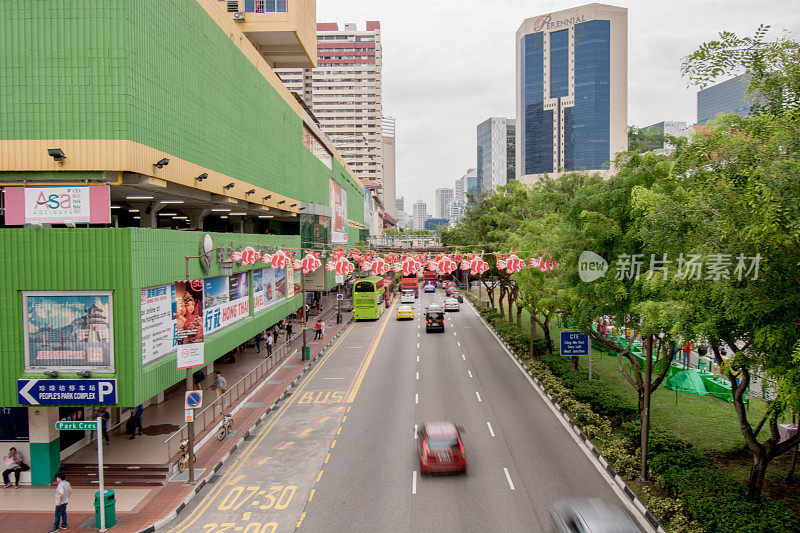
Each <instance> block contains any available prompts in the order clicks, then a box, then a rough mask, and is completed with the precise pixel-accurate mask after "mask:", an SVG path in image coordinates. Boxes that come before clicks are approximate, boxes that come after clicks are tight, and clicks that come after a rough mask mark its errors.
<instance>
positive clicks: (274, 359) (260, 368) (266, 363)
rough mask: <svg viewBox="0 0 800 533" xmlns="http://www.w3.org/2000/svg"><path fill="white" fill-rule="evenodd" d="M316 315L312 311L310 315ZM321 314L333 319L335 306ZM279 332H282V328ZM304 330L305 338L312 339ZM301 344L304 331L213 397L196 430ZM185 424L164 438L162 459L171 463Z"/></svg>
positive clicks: (184, 435)
mask: <svg viewBox="0 0 800 533" xmlns="http://www.w3.org/2000/svg"><path fill="white" fill-rule="evenodd" d="M311 316H315V315H311ZM317 316H318V317H320V318H323V319H325V320H326V322H327V320H329V319H333V320H335V319H336V307H335V306H333V307H332V308H331V307H329V308H328V309H325V310H324V311H323V312H322V313H321V314H320V315H317ZM281 334H284V333H283V332H282V333H281ZM309 334H310V332H309V333H306V340H311V338H310V337H309V336H308V335H309ZM302 345H303V332H302V330H301V331H298V332H297V333H295V334H294V335H293V336H292V338H291V339H290V340H288V341H287V342H284V343H283V344H282V345H281V346H279V347H277V348H275V349H274V350H273V351H272V355H271V356H269V357H267V358H265V359H264V360H263V361H261V362H260V363H259V364H258V365H257V366H256V367H255V368H253V369H252V370H251V371H250V372H248V373H247V374H245V375H244V376H242V378H241V379H239V380H238V381H237V382H236V383H234V384H233V385H231V386H230V387H229V388H228V390H226V391H225V392H224V393H223V394H222V395H221V396H220V397H219V398H216V399H215V400H214V401H213V402H211V403H210V404H209V405H208V406H207V407H206V408H205V409H203V410H202V411H200V413H198V414H196V415H195V417H194V428H195V434H196V435H197V434H201V433H202V432H203V431H205V430H206V428H208V427H209V426H213V425H216V424H217V423H218V422H219V421H221V420H222V413H223V412H225V409H231V408H232V407H233V406H234V405H236V402H237V401H238V400H239V399H240V398H241V397H242V396H245V395H246V394H248V392H249V391H250V389H251V388H253V386H255V385H256V384H258V383H259V382H260V381H261V379H262V378H263V377H264V376H267V375H269V373H270V372H272V371H273V370H274V369H275V368H276V367H277V366H278V365H280V364H281V363H283V362H284V361H285V360H286V359H287V358H288V357H290V356H291V355H293V354H294V353H295V352H296V351H297V350H299V349H300V347H301V346H302ZM187 426H188V424H184V425H183V426H181V427H180V428H179V429H178V430H177V431H175V432H174V433H173V434H172V435H170V436H169V437H167V439H166V440H165V441H164V444H165V445H166V446H165V450H166V460H165V463H171V462H172V459H173V458H174V457H175V456H177V455H178V453H179V452H180V445H181V441H183V440H184V439H186V438H188V436H189V435H188V432H187Z"/></svg>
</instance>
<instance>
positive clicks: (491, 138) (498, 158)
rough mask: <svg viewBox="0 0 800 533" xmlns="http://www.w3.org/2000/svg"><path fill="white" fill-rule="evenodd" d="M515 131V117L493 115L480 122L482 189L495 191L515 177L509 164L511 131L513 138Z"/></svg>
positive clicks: (479, 178)
mask: <svg viewBox="0 0 800 533" xmlns="http://www.w3.org/2000/svg"><path fill="white" fill-rule="evenodd" d="M514 131H515V126H514V119H513V118H504V117H491V118H488V119H486V120H484V121H483V122H481V123H480V124H478V184H479V188H480V190H481V191H493V190H495V189H496V188H497V187H498V186H500V185H505V184H506V183H507V182H508V180H509V179H514V170H513V166H512V167H511V169H512V170H511V173H510V174H509V166H508V159H509V157H508V155H509V146H508V144H509V132H510V134H511V138H512V139H513V137H514ZM512 147H513V144H512ZM512 150H513V148H512ZM513 161H514V158H512V163H513Z"/></svg>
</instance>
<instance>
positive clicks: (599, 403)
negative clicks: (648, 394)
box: [572, 379, 637, 420]
mask: <svg viewBox="0 0 800 533" xmlns="http://www.w3.org/2000/svg"><path fill="white" fill-rule="evenodd" d="M572 395H573V396H574V397H575V399H576V400H578V401H579V402H586V403H588V404H589V405H591V406H592V409H594V411H595V412H596V413H598V414H601V415H605V416H612V417H618V418H619V419H620V420H623V419H629V418H631V417H633V416H635V415H636V414H637V411H636V409H634V408H633V407H632V406H631V405H630V403H629V401H628V399H627V398H625V397H624V396H622V395H621V394H620V393H618V392H617V391H616V389H615V388H614V386H613V385H610V384H609V383H606V382H604V381H601V380H599V379H594V380H592V381H578V382H577V383H576V384H575V386H574V387H573V388H572Z"/></svg>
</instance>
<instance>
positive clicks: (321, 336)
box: [319, 320, 325, 339]
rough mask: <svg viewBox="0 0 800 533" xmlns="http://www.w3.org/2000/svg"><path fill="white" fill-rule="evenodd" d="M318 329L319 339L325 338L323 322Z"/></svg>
mask: <svg viewBox="0 0 800 533" xmlns="http://www.w3.org/2000/svg"><path fill="white" fill-rule="evenodd" d="M319 329H320V336H319V338H320V339H321V338H323V337H324V336H325V321H324V320H323V321H322V322H320V328H319Z"/></svg>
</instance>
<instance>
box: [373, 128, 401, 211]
mask: <svg viewBox="0 0 800 533" xmlns="http://www.w3.org/2000/svg"><path fill="white" fill-rule="evenodd" d="M394 126H395V119H394V117H383V118H381V159H382V160H383V176H382V184H383V187H382V191H378V192H379V196H380V198H381V201H382V202H383V205H384V207H385V208H386V212H387V213H389V214H390V215H391V216H392V217H394V218H397V212H396V211H395V209H394V207H395V205H394V199H395V194H397V182H396V181H395V166H394V155H395V150H394V146H395V128H394Z"/></svg>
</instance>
